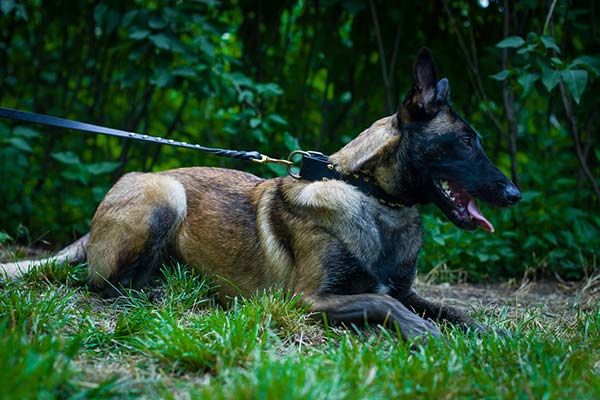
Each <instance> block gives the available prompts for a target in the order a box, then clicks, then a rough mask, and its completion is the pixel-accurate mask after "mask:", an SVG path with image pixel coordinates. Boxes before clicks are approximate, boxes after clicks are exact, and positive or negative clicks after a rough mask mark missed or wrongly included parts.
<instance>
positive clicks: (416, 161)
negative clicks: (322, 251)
mask: <svg viewBox="0 0 600 400" xmlns="http://www.w3.org/2000/svg"><path fill="white" fill-rule="evenodd" d="M332 157H333V158H334V162H338V163H339V164H341V165H342V169H347V170H358V169H366V170H369V171H370V172H371V173H372V174H373V175H375V177H376V179H377V180H378V182H379V183H380V185H381V186H382V187H383V188H384V189H385V190H386V191H387V192H388V193H389V194H391V195H395V196H398V197H400V198H401V199H404V200H405V201H406V202H410V203H430V202H433V203H434V204H436V205H437V206H438V207H439V208H440V209H441V210H442V211H443V212H444V213H445V214H446V216H447V217H448V218H449V219H450V220H451V221H452V222H453V223H454V224H455V225H457V226H458V227H460V228H462V229H465V230H473V229H475V228H476V227H477V226H479V227H481V228H483V229H486V230H489V231H493V230H494V228H493V226H492V224H491V223H490V222H489V221H488V220H487V219H486V218H485V217H484V216H483V214H482V213H481V211H480V210H479V207H478V206H477V202H476V199H481V200H483V201H485V202H486V203H488V204H490V205H492V206H495V207H509V206H512V205H514V204H516V203H517V202H518V201H519V200H520V199H521V193H520V192H519V190H518V189H517V187H516V186H515V185H514V184H513V183H512V182H511V181H510V179H508V178H507V177H506V175H504V174H503V173H502V171H500V170H499V169H498V167H496V166H495V165H494V164H493V163H492V162H491V161H490V160H489V159H488V158H487V156H486V154H485V152H484V150H483V147H482V145H481V139H480V137H479V135H478V134H477V133H476V132H475V130H474V129H473V128H472V127H471V126H470V125H469V124H468V123H467V122H466V121H465V120H464V119H463V118H461V117H460V116H459V115H458V114H457V113H455V112H454V111H453V110H452V108H451V106H450V84H449V83H448V80H447V79H445V78H444V79H441V80H440V81H437V79H436V74H435V67H434V63H433V58H432V57H431V53H430V52H429V50H427V49H422V50H421V51H420V52H419V54H418V55H417V60H416V62H415V66H414V71H413V86H412V88H411V89H410V90H409V92H408V94H407V95H406V97H405V99H404V101H403V102H402V104H401V106H400V109H399V110H398V113H396V114H395V115H394V116H392V117H388V118H385V119H383V120H380V121H377V122H376V123H374V124H373V125H372V126H371V127H370V128H369V129H367V130H366V131H364V132H363V133H362V134H361V135H360V136H359V137H358V138H356V139H355V140H354V141H352V142H351V143H349V144H348V145H347V146H346V147H345V148H344V149H342V150H341V151H340V152H339V153H337V154H335V155H334V156H332Z"/></svg>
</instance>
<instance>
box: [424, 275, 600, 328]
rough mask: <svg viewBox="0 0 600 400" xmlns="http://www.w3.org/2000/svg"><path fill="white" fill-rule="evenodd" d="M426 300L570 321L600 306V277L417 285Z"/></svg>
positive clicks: (472, 308) (497, 312)
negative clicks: (575, 280) (583, 279)
mask: <svg viewBox="0 0 600 400" xmlns="http://www.w3.org/2000/svg"><path fill="white" fill-rule="evenodd" d="M416 286H417V289H418V290H419V291H420V292H421V293H422V294H423V295H424V296H426V297H428V298H430V299H432V300H435V301H439V302H442V303H444V304H450V305H455V306H458V307H461V308H463V309H470V310H473V311H476V312H477V311H481V310H483V311H484V313H485V314H495V315H499V314H501V313H503V312H507V315H508V316H515V315H518V314H520V313H524V312H526V311H527V312H529V311H532V310H535V311H537V312H538V313H539V314H540V316H541V317H544V318H548V319H563V320H570V319H571V318H573V316H574V314H575V313H576V312H578V311H579V310H580V311H588V310H590V309H592V308H594V307H597V305H598V303H599V302H600V275H595V276H593V277H590V278H588V279H587V280H585V281H581V282H553V281H541V282H532V281H523V282H521V283H520V284H509V283H485V284H483V283H480V284H473V283H453V284H450V283H441V284H430V283H422V282H418V283H417V285H416Z"/></svg>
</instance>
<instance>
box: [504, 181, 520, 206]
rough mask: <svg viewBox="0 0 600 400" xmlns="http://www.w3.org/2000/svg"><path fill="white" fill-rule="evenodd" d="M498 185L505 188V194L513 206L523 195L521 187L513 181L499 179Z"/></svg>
mask: <svg viewBox="0 0 600 400" xmlns="http://www.w3.org/2000/svg"><path fill="white" fill-rule="evenodd" d="M498 186H500V187H502V188H503V189H504V196H505V197H506V201H507V202H508V203H509V204H510V205H511V206H512V205H514V204H517V203H518V202H519V201H520V200H521V199H522V198H523V195H522V194H521V192H520V191H519V189H518V188H517V187H516V186H515V184H514V183H512V182H510V181H509V182H503V181H498Z"/></svg>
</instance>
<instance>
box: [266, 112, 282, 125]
mask: <svg viewBox="0 0 600 400" xmlns="http://www.w3.org/2000/svg"><path fill="white" fill-rule="evenodd" d="M267 118H268V119H269V121H271V122H274V123H276V124H279V125H283V126H285V125H287V120H286V119H285V118H283V117H282V116H281V115H279V114H271V115H269V116H268V117H267Z"/></svg>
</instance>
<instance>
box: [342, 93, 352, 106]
mask: <svg viewBox="0 0 600 400" xmlns="http://www.w3.org/2000/svg"><path fill="white" fill-rule="evenodd" d="M351 100H352V92H350V91H345V92H344V93H342V95H341V96H340V101H341V102H342V103H344V104H348V103H350V101H351Z"/></svg>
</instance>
